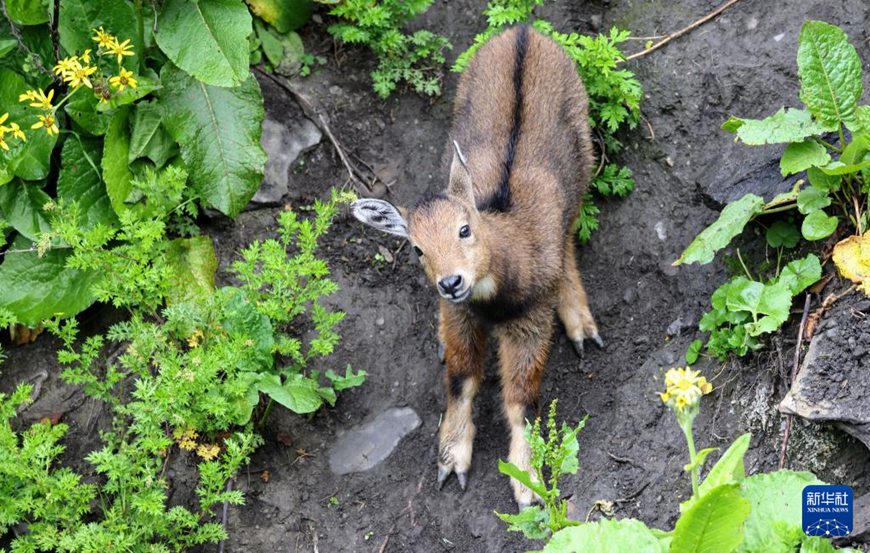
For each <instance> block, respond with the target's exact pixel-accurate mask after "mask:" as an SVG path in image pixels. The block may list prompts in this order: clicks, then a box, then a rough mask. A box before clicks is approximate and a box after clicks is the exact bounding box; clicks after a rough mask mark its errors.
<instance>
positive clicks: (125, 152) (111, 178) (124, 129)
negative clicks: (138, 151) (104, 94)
mask: <svg viewBox="0 0 870 553" xmlns="http://www.w3.org/2000/svg"><path fill="white" fill-rule="evenodd" d="M130 109H131V108H130V106H124V107H122V108H120V109H118V111H116V112H115V115H114V116H112V120H111V122H110V123H109V129H108V131H106V138H105V143H104V145H103V161H102V166H103V180H104V181H105V183H106V192H108V194H109V200H110V201H111V203H112V209H114V210H115V213H117V214H119V215H120V214H121V213H123V212H124V211H125V210H126V209H127V205H126V204H125V203H124V201H125V200H126V199H127V196H129V195H130V191H131V190H132V189H133V185H132V184H131V180H132V179H133V173H132V171H130V165H129V164H128V162H127V159H129V157H130V128H129V120H130Z"/></svg>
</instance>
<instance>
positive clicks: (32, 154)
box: [0, 68, 57, 185]
mask: <svg viewBox="0 0 870 553" xmlns="http://www.w3.org/2000/svg"><path fill="white" fill-rule="evenodd" d="M29 88H32V87H31V86H29V85H28V84H27V82H26V81H25V80H24V77H22V76H21V75H19V74H18V73H15V72H13V71H10V70H9V69H5V68H0V115H3V114H5V113H9V117H8V118H7V119H6V121H5V122H4V123H3V124H4V125H6V126H9V124H10V123H18V125H19V126H20V127H21V129H23V130H24V133H25V134H26V135H27V141H26V142H23V141H21V140H18V139H15V138H12V137H11V136H10V135H8V134H7V135H6V137H5V141H6V143H7V145H8V146H9V151H6V150H0V185H2V184H4V183H7V182H9V181H10V180H12V178H13V177H21V178H22V179H24V180H42V179H44V178H46V177H48V172H49V168H50V166H51V152H52V150H54V145H55V143H56V142H57V136H56V135H55V136H51V135H49V134H48V133H47V132H45V130H44V129H37V130H31V129H30V126H31V125H32V124H33V123H35V122H36V121H37V118H36V116H37V111H36V110H35V109H33V108H31V107H28V106H27V104H24V103H21V102H19V101H18V96H19V95H20V94H21V93H22V92H24V91H25V90H28V89H29Z"/></svg>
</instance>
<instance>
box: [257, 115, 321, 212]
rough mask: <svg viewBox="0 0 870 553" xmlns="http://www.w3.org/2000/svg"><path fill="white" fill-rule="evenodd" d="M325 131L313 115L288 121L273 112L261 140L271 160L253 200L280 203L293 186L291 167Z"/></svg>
mask: <svg viewBox="0 0 870 553" xmlns="http://www.w3.org/2000/svg"><path fill="white" fill-rule="evenodd" d="M321 137H322V135H321V133H320V129H319V128H317V125H315V124H314V123H313V122H312V121H311V120H310V119H308V118H306V117H302V116H299V117H296V118H295V119H293V120H291V121H288V122H286V123H281V122H278V121H276V120H274V119H272V118H270V117H269V116H267V117H266V119H265V120H264V121H263V134H262V136H261V137H260V144H261V145H262V146H263V149H264V150H266V154H267V155H268V156H269V160H268V161H267V162H266V171H265V176H264V178H263V184H262V186H260V189H259V190H258V191H257V193H256V194H255V195H254V199H253V201H254V202H256V203H261V204H271V203H278V202H280V201H281V198H283V197H284V196H285V195H286V194H287V192H289V190H290V169H291V167H292V166H293V163H294V162H295V161H296V158H298V157H299V154H301V153H302V152H304V151H306V150H308V149H309V148H311V147H313V146H316V145H317V144H319V143H320V139H321Z"/></svg>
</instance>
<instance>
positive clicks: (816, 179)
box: [807, 167, 843, 191]
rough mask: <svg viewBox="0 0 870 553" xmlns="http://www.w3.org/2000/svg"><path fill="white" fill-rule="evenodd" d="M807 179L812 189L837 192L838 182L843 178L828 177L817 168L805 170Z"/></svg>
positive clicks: (837, 176) (836, 176)
mask: <svg viewBox="0 0 870 553" xmlns="http://www.w3.org/2000/svg"><path fill="white" fill-rule="evenodd" d="M807 178H808V179H809V181H810V185H811V186H812V187H813V188H818V189H819V190H825V191H831V190H834V191H836V190H839V189H840V182H841V181H842V180H843V177H841V176H839V175H828V174H827V173H825V172H824V171H822V170H821V169H819V168H818V167H810V168H809V169H807Z"/></svg>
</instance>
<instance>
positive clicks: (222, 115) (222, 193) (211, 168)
mask: <svg viewBox="0 0 870 553" xmlns="http://www.w3.org/2000/svg"><path fill="white" fill-rule="evenodd" d="M160 80H161V81H162V82H163V86H164V88H163V90H162V91H161V92H160V105H161V107H162V108H163V110H164V120H163V125H164V127H165V128H166V130H167V131H168V132H169V134H170V135H171V136H172V138H173V139H174V140H175V141H176V142H177V143H178V144H179V146H180V148H181V157H182V158H183V159H184V162H185V165H186V166H187V169H188V171H189V172H190V179H191V181H192V182H193V185H194V187H195V188H196V189H197V190H198V191H199V192H200V194H201V195H202V197H203V198H204V199H205V200H206V201H207V202H208V203H209V204H210V205H211V206H212V207H214V208H215V209H217V210H219V211H221V212H223V213H225V214H226V215H229V216H230V217H235V216H236V215H238V214H239V212H240V211H241V210H242V208H244V207H245V206H246V205H247V203H248V202H249V201H250V199H251V198H252V197H253V195H254V193H255V192H256V191H257V189H258V188H259V187H260V183H261V182H262V180H263V168H264V166H265V163H266V154H265V153H264V152H263V148H262V147H261V146H260V133H261V132H262V124H263V98H262V96H261V95H260V88H259V86H258V85H257V81H256V79H248V80H247V81H245V82H244V83H242V84H241V85H240V86H238V87H235V88H220V87H214V86H209V85H207V84H205V83H201V82H199V81H197V80H196V79H194V78H192V77H190V76H188V75H187V74H185V73H184V72H183V71H181V70H180V69H178V68H177V67H174V66H173V65H172V64H171V63H167V64H166V65H165V66H164V67H163V71H162V73H161V79H160Z"/></svg>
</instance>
